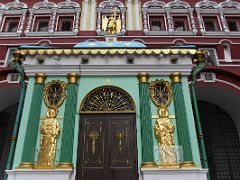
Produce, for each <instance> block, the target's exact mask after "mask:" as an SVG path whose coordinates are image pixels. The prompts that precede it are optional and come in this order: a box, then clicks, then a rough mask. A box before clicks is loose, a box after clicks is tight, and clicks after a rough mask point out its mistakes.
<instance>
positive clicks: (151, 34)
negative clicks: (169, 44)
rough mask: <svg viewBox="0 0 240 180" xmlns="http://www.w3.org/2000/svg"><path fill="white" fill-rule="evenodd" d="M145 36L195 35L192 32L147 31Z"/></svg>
mask: <svg viewBox="0 0 240 180" xmlns="http://www.w3.org/2000/svg"><path fill="white" fill-rule="evenodd" d="M144 33H145V35H150V36H154V35H155V36H159V35H161V36H162V35H178V36H193V35H195V34H194V33H193V32H192V31H173V32H169V31H146V32H144Z"/></svg>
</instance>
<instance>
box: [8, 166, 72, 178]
mask: <svg viewBox="0 0 240 180" xmlns="http://www.w3.org/2000/svg"><path fill="white" fill-rule="evenodd" d="M5 172H6V173H7V174H8V180H33V179H34V180H43V179H45V180H71V175H72V174H73V170H71V169H61V170H60V169H53V170H52V169H51V170H42V169H14V170H6V171H5Z"/></svg>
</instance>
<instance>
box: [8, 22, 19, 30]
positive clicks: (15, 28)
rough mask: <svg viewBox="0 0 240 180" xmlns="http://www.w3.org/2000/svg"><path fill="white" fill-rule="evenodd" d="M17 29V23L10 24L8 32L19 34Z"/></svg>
mask: <svg viewBox="0 0 240 180" xmlns="http://www.w3.org/2000/svg"><path fill="white" fill-rule="evenodd" d="M17 28H18V22H17V21H12V22H9V24H8V28H7V32H17Z"/></svg>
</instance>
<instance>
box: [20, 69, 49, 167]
mask: <svg viewBox="0 0 240 180" xmlns="http://www.w3.org/2000/svg"><path fill="white" fill-rule="evenodd" d="M45 79H46V76H45V74H43V73H37V74H36V75H35V85H34V89H33V98H32V102H31V109H30V113H29V118H28V123H27V132H26V137H25V141H24V147H23V154H22V161H21V164H20V166H19V168H23V169H31V168H32V167H33V162H34V155H35V147H36V142H37V135H38V125H39V120H40V113H41V106H42V99H43V89H44V82H45Z"/></svg>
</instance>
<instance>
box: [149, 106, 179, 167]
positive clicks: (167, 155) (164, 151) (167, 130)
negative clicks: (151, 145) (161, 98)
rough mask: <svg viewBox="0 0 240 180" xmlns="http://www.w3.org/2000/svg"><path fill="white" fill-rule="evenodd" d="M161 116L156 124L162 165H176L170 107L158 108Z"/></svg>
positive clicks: (155, 129)
mask: <svg viewBox="0 0 240 180" xmlns="http://www.w3.org/2000/svg"><path fill="white" fill-rule="evenodd" d="M158 114H159V118H158V119H157V120H156V122H155V125H154V131H155V136H156V138H157V140H158V144H159V148H160V149H159V150H160V161H161V162H160V167H161V166H162V167H167V166H169V167H171V166H176V164H177V163H176V162H177V160H176V153H175V144H174V129H175V127H174V125H173V123H172V122H171V119H170V118H169V112H168V109H167V108H165V107H160V108H159V109H158Z"/></svg>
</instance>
